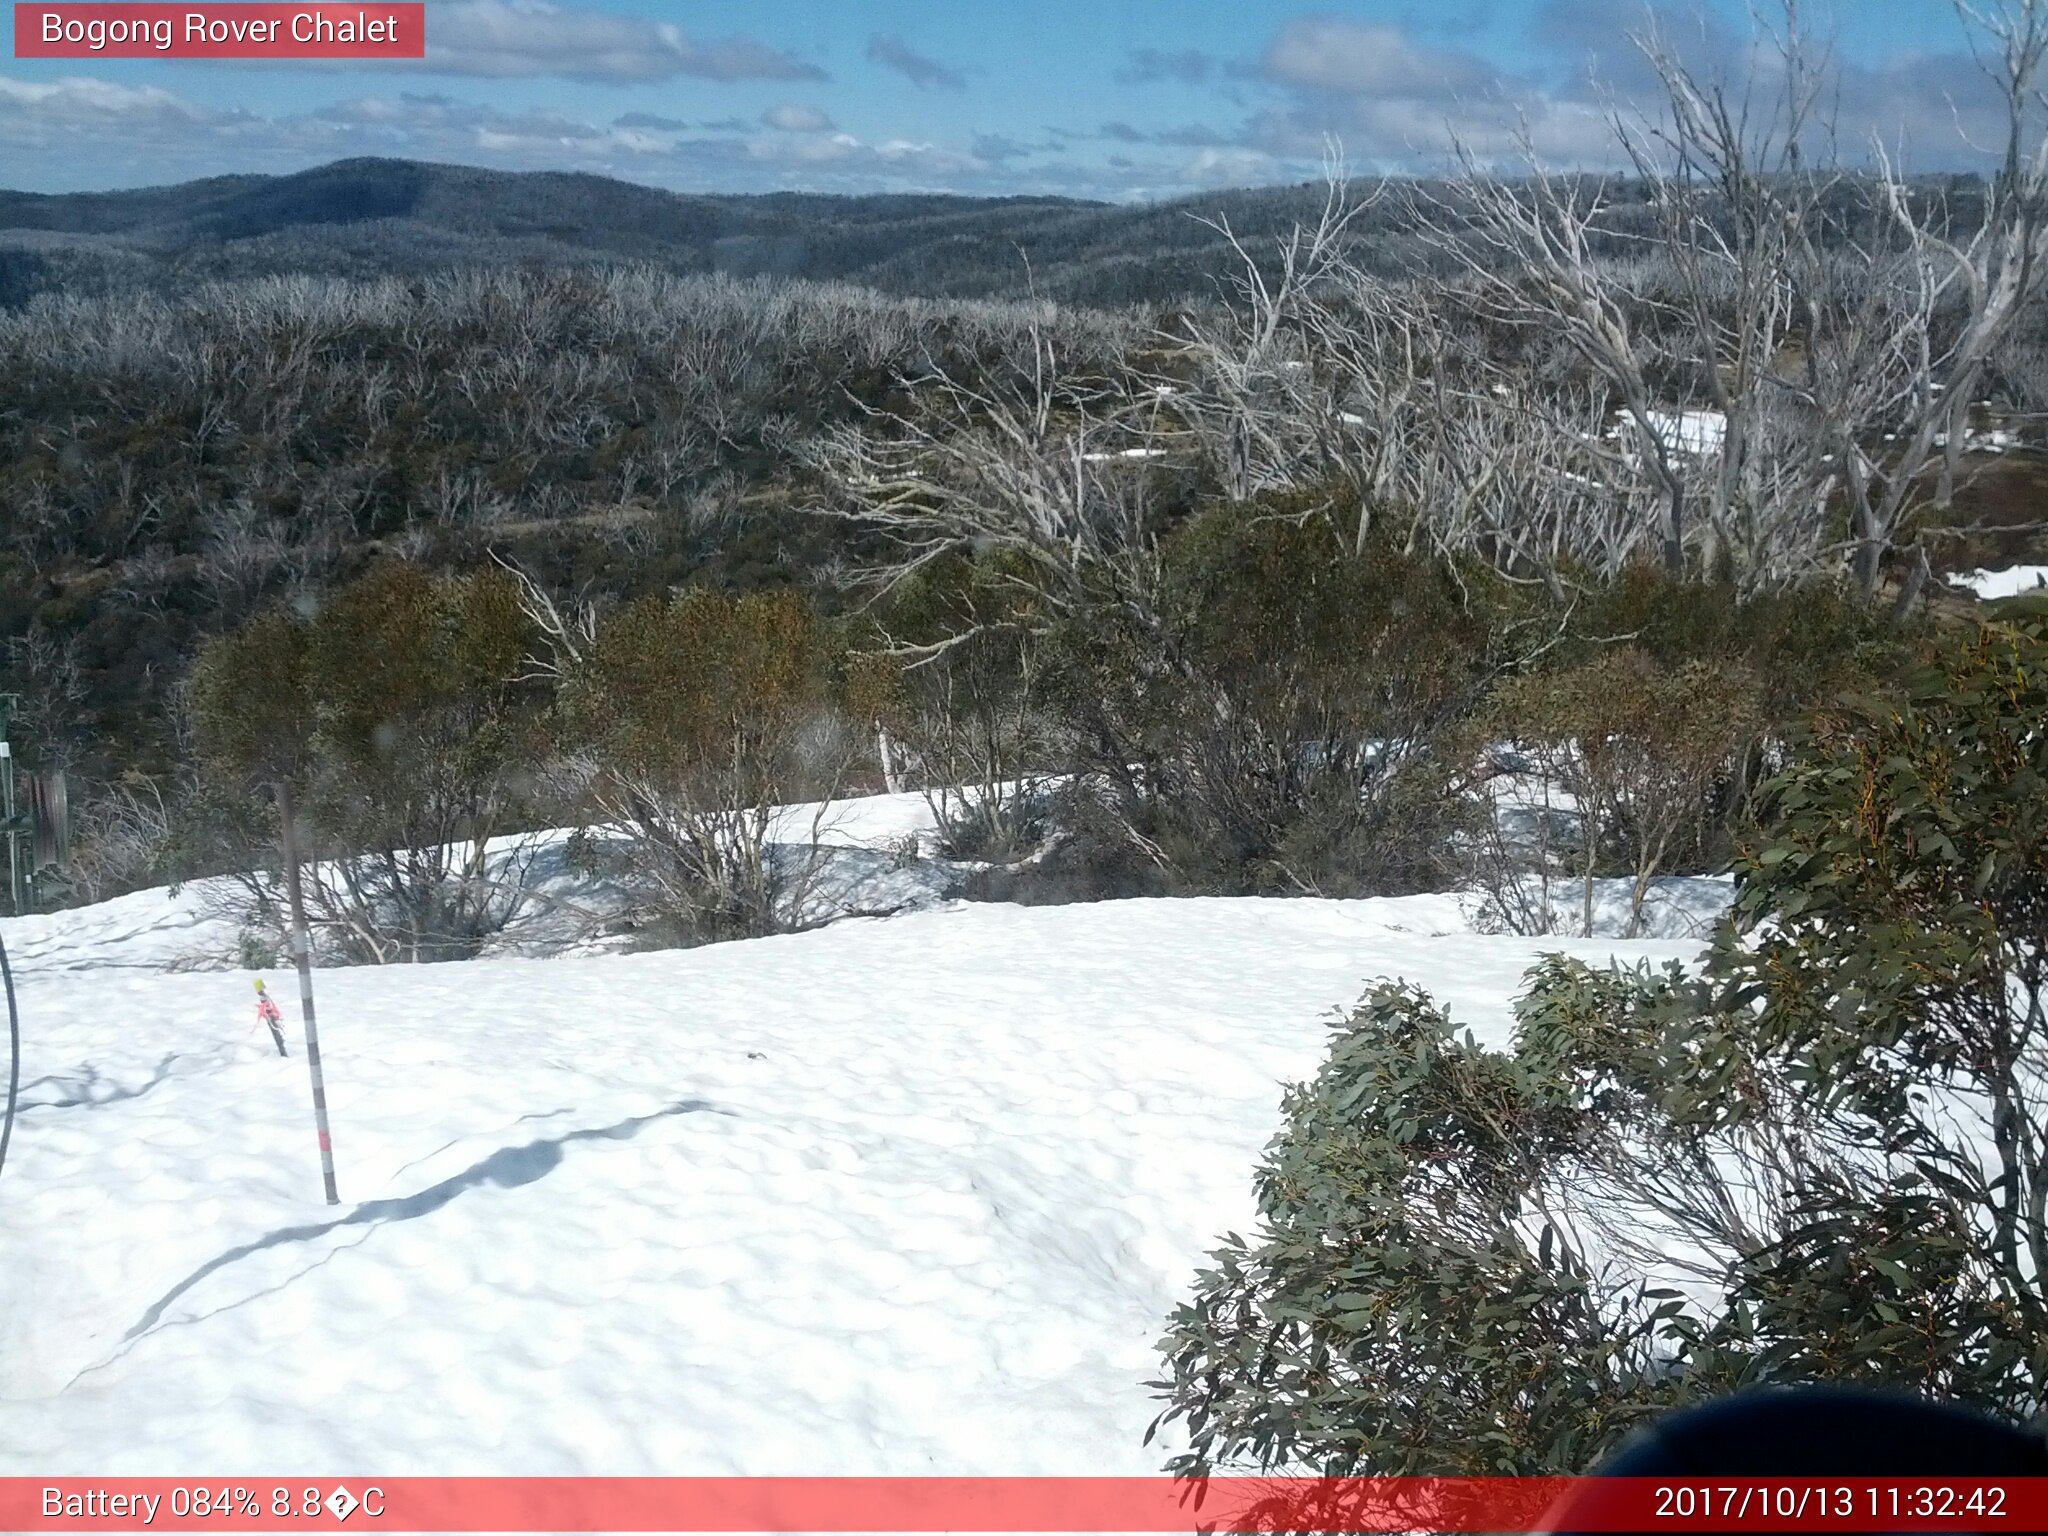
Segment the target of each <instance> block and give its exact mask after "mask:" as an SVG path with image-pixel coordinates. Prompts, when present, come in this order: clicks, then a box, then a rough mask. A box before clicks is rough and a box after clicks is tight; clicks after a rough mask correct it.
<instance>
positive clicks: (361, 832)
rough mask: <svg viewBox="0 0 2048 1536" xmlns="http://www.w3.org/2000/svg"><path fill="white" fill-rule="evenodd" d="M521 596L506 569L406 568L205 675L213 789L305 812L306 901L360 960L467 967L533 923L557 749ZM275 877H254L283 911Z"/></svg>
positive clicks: (198, 684) (204, 756)
mask: <svg viewBox="0 0 2048 1536" xmlns="http://www.w3.org/2000/svg"><path fill="white" fill-rule="evenodd" d="M527 649H528V638H527V621H526V618H525V615H524V613H523V612H522V610H521V608H520V606H519V602H518V595H517V589H516V587H515V586H514V585H513V583H512V582H511V580H510V578H509V577H507V576H506V575H505V574H504V573H503V572H501V571H498V570H496V569H494V568H493V569H486V570H483V571H480V572H477V573H475V574H473V575H470V576H465V577H452V576H436V575H433V574H430V573H428V572H426V571H424V570H422V569H421V568H419V567H418V566H414V565H409V564H403V563H393V564H391V565H388V566H385V567H382V568H379V569H377V570H373V571H372V572H370V573H369V574H368V575H366V576H364V577H363V578H361V579H360V580H358V581H357V582H356V583H354V584H352V585H350V586H349V587H346V588H344V589H342V590H341V591H340V592H338V593H337V594H336V595H335V597H334V598H333V599H332V600H331V601H330V602H328V603H327V604H326V605H324V606H323V607H322V608H321V609H320V610H319V611H318V612H317V613H315V614H313V615H312V616H311V617H302V616H300V615H298V614H296V613H294V612H293V611H291V610H289V609H286V608H278V609H274V610H272V611H270V612H267V613H265V614H262V615H260V616H258V617H257V618H255V619H253V620H251V621H250V622H249V623H248V624H247V625H245V626H244V627H243V628H242V629H241V630H239V631H237V632H235V633H234V634H231V635H227V636H223V637H221V638H219V639H217V640H215V641H212V642H210V643H209V644H208V646H207V647H206V649H205V650H204V651H203V652H202V654H201V656H200V658H199V661H198V663H197V665H196V667H195V669H194V673H193V688H192V697H191V705H192V716H193V726H194V735H195V739H196V743H197V746H198V749H199V755H200V757H201V761H202V780H203V788H204V789H206V790H209V791H211V792H212V793H213V794H214V795H215V796H216V797H220V796H225V795H232V794H233V793H234V791H235V790H236V789H237V787H241V788H243V789H246V788H247V787H250V786H256V787H260V788H262V789H264V790H266V791H274V790H277V789H279V788H282V789H283V790H285V791H286V792H287V793H289V794H290V795H291V796H292V798H293V799H294V800H295V801H296V802H297V822H298V828H297V830H298V833H299V836H300V839H301V841H302V844H303V847H302V852H303V854H304V855H305V857H306V860H307V862H306V864H305V867H304V877H305V883H306V893H305V894H306V900H307V903H308V905H309V907H310V908H311V913H312V917H313V920H314V923H315V926H316V927H317V928H318V930H319V932H320V936H321V938H322V940H323V941H324V942H325V943H326V944H327V945H328V946H329V947H330V948H331V949H332V950H333V951H334V952H335V953H337V954H338V955H341V956H343V957H345V958H348V959H352V960H356V961H359V962H373V963H383V962H388V961H397V960H407V961H417V960H437V959H451V958H465V957H467V956H468V955H470V954H473V953H474V952H475V950H476V947H477V945H478V944H479V943H480V942H481V941H482V940H483V938H484V937H486V936H487V935H489V934H490V933H493V932H495V931H497V930H498V929H500V928H502V927H503V926H504V924H505V923H507V922H508V921H510V920H511V919H512V918H513V917H514V916H515V915H517V913H518V911H519V910H520V907H521V905H522V901H523V895H522V884H523V880H524V875H525V870H526V863H527V860H526V858H525V856H524V854H523V852H522V851H521V850H520V849H518V848H517V847H514V848H511V849H509V850H508V849H502V848H501V849H500V850H499V852H498V853H497V854H496V855H493V854H492V853H491V852H490V851H489V845H490V844H491V841H492V839H493V838H494V837H497V836H499V835H500V834H502V833H507V832H516V831H518V830H520V828H521V827H522V826H523V825H524V822H523V820H522V811H523V810H524V808H525V805H526V801H527V798H528V795H529V792H530V788H531V782H532V777H533V769H534V766H535V763H536V762H537V760H538V757H539V755H540V753H541V751H542V744H541V742H540V741H539V739H538V736H537V734H536V727H537V724H538V712H537V710H536V709H535V707H534V705H535V700H534V698H533V697H532V690H531V689H530V688H528V687H526V686H525V685H523V684H522V683H520V682H519V680H518V673H519V670H520V666H521V662H522V658H523V657H524V655H525V653H526V650H527ZM266 880H267V877H264V876H261V875H258V876H254V877H252V884H253V885H254V886H255V887H256V888H257V891H258V895H259V901H258V912H257V915H258V916H259V917H260V916H261V915H262V913H263V911H264V910H267V907H268V901H267V899H266V898H265V894H264V893H265V887H266Z"/></svg>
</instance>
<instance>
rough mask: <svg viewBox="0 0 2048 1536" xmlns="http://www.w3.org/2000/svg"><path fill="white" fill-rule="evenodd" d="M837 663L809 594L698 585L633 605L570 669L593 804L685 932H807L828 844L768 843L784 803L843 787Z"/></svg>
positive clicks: (600, 630)
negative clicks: (808, 904) (806, 909)
mask: <svg viewBox="0 0 2048 1536" xmlns="http://www.w3.org/2000/svg"><path fill="white" fill-rule="evenodd" d="M831 660H832V651H831V648H830V646H829V645H828V642H827V637H826V635H825V633H824V631H823V629H822V628H821V626H820V625H819V624H818V623H817V622H816V620H815V619H814V617H813V616H812V614H811V611H810V609H809V607H808V605H807V604H805V603H804V601H803V600H802V599H801V598H800V597H797V596H796V595H794V594H791V593H787V592H756V593H746V594H741V595H737V596H735V595H728V594H726V593H722V592H717V591H713V590H711V589H709V588H692V589H689V590H686V591H684V592H681V593H680V594H678V595H676V596H674V597H668V598H643V599H641V600H639V601H637V602H633V603H628V604H626V605H625V606H624V607H622V608H620V609H618V610H617V611H616V612H614V613H612V614H611V615H609V616H608V617H607V618H605V619H604V620H603V621H602V622H601V623H598V624H595V625H594V626H593V628H592V630H591V632H590V638H589V640H588V642H587V644H585V645H583V646H582V647H581V649H580V655H579V656H578V657H576V658H575V659H573V660H569V661H567V662H566V663H565V664H564V665H565V670H564V671H563V673H562V679H563V681H562V699H561V713H562V718H563V722H564V724H565V726H566V728H567V730H568V732H569V733H570V734H571V735H572V737H573V738H574V739H575V740H577V741H578V742H580V743H582V744H583V752H582V764H581V768H582V776H583V779H584V782H585V785H586V788H587V792H588V794H589V797H590V800H591V803H592V804H593V805H594V806H595V808H596V809H597V811H598V813H599V814H600V815H601V816H603V817H605V818H607V819H609V820H610V821H612V822H614V823H616V824H617V825H618V826H619V827H621V828H622V829H623V831H624V835H625V839H626V844H627V854H626V857H627V860H628V862H629V863H630V864H631V865H632V867H633V871H634V872H635V873H636V874H637V875H638V876H640V877H642V878H643V879H645V880H647V881H649V882H651V884H652V887H653V889H654V891H655V893H656V894H655V905H656V906H657V907H658V908H659V910H660V915H661V917H662V918H663V919H664V920H665V921H667V922H668V923H670V924H671V925H673V926H674V927H675V928H676V929H677V931H678V933H679V934H680V935H681V936H683V937H687V938H691V939H697V940H711V939H721V938H739V937H747V936H750V935H754V934H760V933H772V932H776V931H778V930H780V929H783V928H788V927H793V926H798V925H800V924H801V922H802V921H803V904H804V898H805V896H806V895H807V893H808V891H809V889H810V888H811V887H812V886H813V885H814V883H815V880H816V877H817V875H818V873H819V868H820V856H819V854H818V852H817V850H816V846H815V845H816V841H817V839H816V837H815V836H813V837H812V838H811V839H810V840H809V844H808V846H807V847H806V849H805V850H804V851H803V852H802V853H797V852H796V851H795V850H790V851H789V856H788V857H782V856H779V854H778V850H777V849H776V848H775V846H774V843H775V841H776V840H775V839H774V838H773V837H772V836H771V834H772V833H773V831H774V829H775V828H774V823H775V807H776V805H777V804H778V803H782V802H787V801H790V800H797V799H801V798H803V797H804V796H805V795H806V794H810V795H814V796H815V797H816V799H818V800H819V801H820V802H823V801H825V800H827V799H829V798H830V795H831V793H832V791H833V790H834V789H835V788H836V787H837V786H838V785H839V784H840V782H841V781H842V778H843V775H844V769H845V767H846V764H847V759H848V756H849V753H850V747H851V737H850V734H849V733H848V732H846V731H845V730H844V729H843V725H842V722H841V721H840V720H839V718H838V715H837V712H836V711H835V710H834V708H833V707H832V697H831V693H832V690H831V683H832V678H831ZM811 830H812V831H813V833H815V832H816V831H817V830H818V828H817V827H815V826H813V828H812V829H811Z"/></svg>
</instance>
